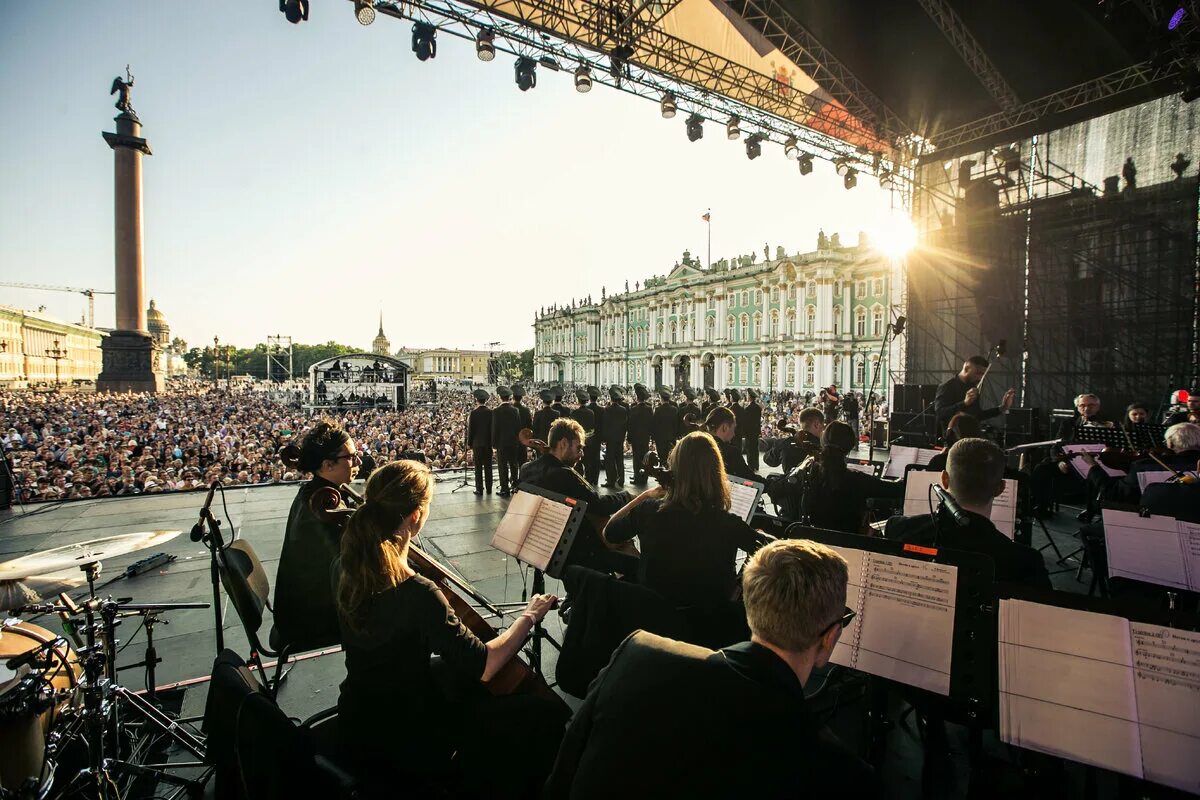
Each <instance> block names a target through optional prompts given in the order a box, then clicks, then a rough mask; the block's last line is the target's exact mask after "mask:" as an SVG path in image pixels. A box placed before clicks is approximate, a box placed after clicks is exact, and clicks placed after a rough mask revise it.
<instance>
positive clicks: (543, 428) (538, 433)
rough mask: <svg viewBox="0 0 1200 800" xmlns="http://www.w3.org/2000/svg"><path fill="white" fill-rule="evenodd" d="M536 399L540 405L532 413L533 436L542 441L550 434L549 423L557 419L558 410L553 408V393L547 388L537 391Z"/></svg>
mask: <svg viewBox="0 0 1200 800" xmlns="http://www.w3.org/2000/svg"><path fill="white" fill-rule="evenodd" d="M538 399H539V400H541V401H542V407H541V408H539V409H538V410H537V413H536V414H534V415H533V437H534V438H535V439H541V440H542V441H543V442H544V441H546V437H547V436H549V435H550V425H551V424H552V423H553V422H554V420H556V419H558V411H557V410H555V408H554V393H553V392H552V391H550V390H549V389H542V390H541V391H540V392H538Z"/></svg>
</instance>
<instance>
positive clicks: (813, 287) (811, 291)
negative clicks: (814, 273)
mask: <svg viewBox="0 0 1200 800" xmlns="http://www.w3.org/2000/svg"><path fill="white" fill-rule="evenodd" d="M804 294H806V295H807V296H809V297H816V296H817V282H816V281H809V282H808V283H807V284H806V285H805V287H804Z"/></svg>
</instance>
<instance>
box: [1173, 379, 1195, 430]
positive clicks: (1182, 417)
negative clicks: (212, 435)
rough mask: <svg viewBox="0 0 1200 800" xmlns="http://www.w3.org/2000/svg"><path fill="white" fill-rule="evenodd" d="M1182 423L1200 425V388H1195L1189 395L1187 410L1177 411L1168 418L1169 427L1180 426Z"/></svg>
mask: <svg viewBox="0 0 1200 800" xmlns="http://www.w3.org/2000/svg"><path fill="white" fill-rule="evenodd" d="M1181 422H1197V423H1200V387H1195V388H1193V389H1192V391H1191V392H1189V393H1188V399H1187V409H1186V410H1185V411H1177V412H1176V413H1174V414H1172V415H1171V416H1169V417H1167V424H1168V425H1178V424H1179V423H1181Z"/></svg>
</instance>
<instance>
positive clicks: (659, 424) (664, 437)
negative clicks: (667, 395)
mask: <svg viewBox="0 0 1200 800" xmlns="http://www.w3.org/2000/svg"><path fill="white" fill-rule="evenodd" d="M650 430H651V432H652V433H653V434H654V441H655V442H664V443H666V442H670V443H674V441H675V440H676V439H677V438H679V408H678V407H677V406H676V405H675V404H674V403H670V402H667V403H662V404H660V405H659V407H658V408H656V409H654V418H653V420H652V421H651V424H650ZM658 455H659V457H660V458H662V459H663V460H664V461H665V460H666V458H667V455H668V454H667V453H659V454H658Z"/></svg>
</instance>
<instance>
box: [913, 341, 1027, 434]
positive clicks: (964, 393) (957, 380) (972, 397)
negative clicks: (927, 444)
mask: <svg viewBox="0 0 1200 800" xmlns="http://www.w3.org/2000/svg"><path fill="white" fill-rule="evenodd" d="M987 367H988V360H987V359H986V358H984V357H983V356H971V357H970V358H968V359H967V360H966V361H964V362H963V365H962V369H961V370H959V373H958V374H957V375H955V376H954V377H953V378H951V379H950V380H948V381H946V382H945V383H943V384H942V385H941V386H939V387H938V388H937V394H935V395H934V397H933V409H934V413H935V414H936V415H937V424H938V428H939V429H941V430H945V428H946V426H947V425H948V424H950V418H951V417H953V416H954V415H955V414H957V413H958V412H960V411H965V412H966V413H968V414H970V415H971V416H973V417H977V418H978V419H981V420H984V419H989V418H991V417H995V416H997V415H999V414H1007V413H1008V410H1009V409H1010V408H1012V404H1013V400H1014V399H1016V396H1017V392H1016V390H1015V389H1009V390H1008V391H1007V392H1005V393H1004V398H1003V399H1002V400H1001V401H1000V405H999V406H997V407H995V408H983V407H981V405H980V402H979V381H980V380H981V379H982V378H983V373H984V372H986V371H987Z"/></svg>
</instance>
